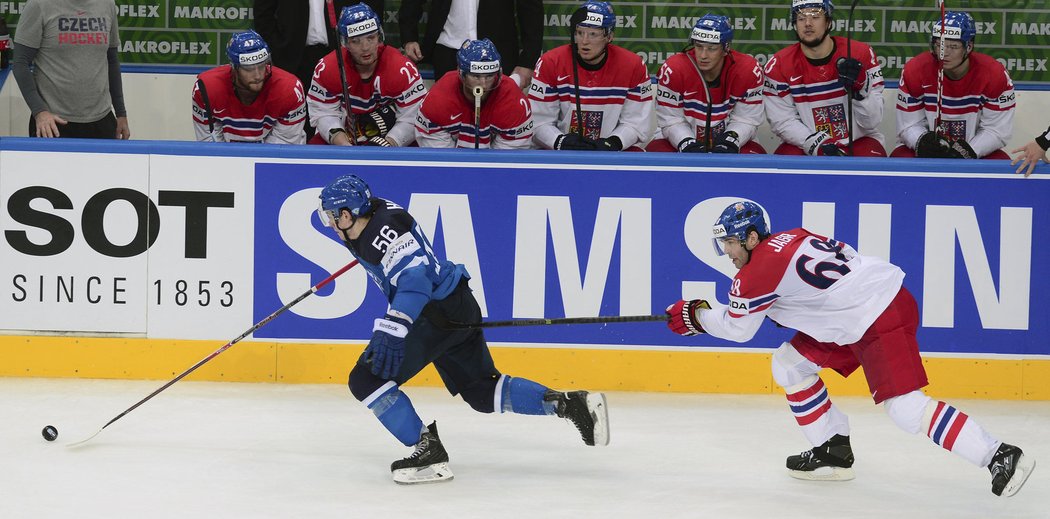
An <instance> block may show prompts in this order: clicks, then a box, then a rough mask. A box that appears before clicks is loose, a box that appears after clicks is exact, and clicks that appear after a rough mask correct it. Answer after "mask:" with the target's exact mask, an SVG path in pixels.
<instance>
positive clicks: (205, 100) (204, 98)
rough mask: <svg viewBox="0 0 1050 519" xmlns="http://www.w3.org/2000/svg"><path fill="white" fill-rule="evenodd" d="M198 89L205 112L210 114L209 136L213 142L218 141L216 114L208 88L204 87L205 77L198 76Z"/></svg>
mask: <svg viewBox="0 0 1050 519" xmlns="http://www.w3.org/2000/svg"><path fill="white" fill-rule="evenodd" d="M234 73H236V72H234ZM197 90H198V91H200V93H201V102H203V103H204V112H205V113H206V114H207V115H208V136H209V137H211V142H218V141H216V140H215V115H214V114H213V113H212V111H211V101H209V100H208V89H207V88H204V80H203V79H200V78H197Z"/></svg>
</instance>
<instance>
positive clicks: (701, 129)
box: [645, 13, 766, 153]
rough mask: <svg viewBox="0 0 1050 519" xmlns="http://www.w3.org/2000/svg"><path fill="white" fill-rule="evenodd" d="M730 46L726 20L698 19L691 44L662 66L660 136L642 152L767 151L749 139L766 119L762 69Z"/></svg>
mask: <svg viewBox="0 0 1050 519" xmlns="http://www.w3.org/2000/svg"><path fill="white" fill-rule="evenodd" d="M732 42H733V27H732V26H730V25H729V18H727V17H725V16H717V15H713V14H710V13H708V14H706V15H704V16H701V17H700V18H699V19H697V21H696V24H695V25H694V26H693V32H692V33H691V34H690V46H689V47H687V48H686V49H685V50H683V51H682V52H679V53H678V54H675V55H673V56H671V57H669V58H667V61H665V62H664V64H663V66H661V67H660V73H659V74H658V77H659V82H658V83H657V85H656V116H657V118H658V124H657V126H658V127H659V128H660V132H661V136H662V137H663V138H662V139H654V140H653V142H651V143H649V145H648V146H646V148H645V150H646V151H676V150H677V151H680V152H684V153H708V152H710V153H765V152H766V150H765V148H763V147H762V146H761V145H760V144H758V143H757V142H755V141H753V140H752V138H753V137H754V136H755V130H756V129H757V128H758V125H760V124H762V119H763V117H765V112H764V111H763V110H762V78H763V76H762V67H761V66H760V65H759V64H758V62H757V61H755V58H754V57H752V56H750V55H748V54H744V53H741V52H737V51H735V50H732V49H730V45H731V44H732ZM697 85H699V87H698V86H697ZM707 132H710V139H708V137H707Z"/></svg>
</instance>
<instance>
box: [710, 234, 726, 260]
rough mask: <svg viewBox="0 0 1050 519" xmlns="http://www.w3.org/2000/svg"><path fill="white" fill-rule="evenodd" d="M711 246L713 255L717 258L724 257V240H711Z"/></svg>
mask: <svg viewBox="0 0 1050 519" xmlns="http://www.w3.org/2000/svg"><path fill="white" fill-rule="evenodd" d="M711 245H713V246H714V248H715V254H718V255H719V256H725V255H726V244H725V238H711Z"/></svg>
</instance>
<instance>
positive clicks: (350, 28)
mask: <svg viewBox="0 0 1050 519" xmlns="http://www.w3.org/2000/svg"><path fill="white" fill-rule="evenodd" d="M378 30H379V25H377V24H376V20H375V18H369V19H367V20H365V21H363V22H360V23H355V24H353V25H347V26H346V34H345V36H346V37H347V38H353V37H354V36H361V35H362V34H368V33H370V32H373V31H378Z"/></svg>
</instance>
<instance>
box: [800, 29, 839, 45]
mask: <svg viewBox="0 0 1050 519" xmlns="http://www.w3.org/2000/svg"><path fill="white" fill-rule="evenodd" d="M828 34H831V29H830V28H829V29H828V30H826V31H824V35H823V36H821V37H820V39H819V40H817V41H816V43H809V42H806V41H803V40H802V38H800V37H798V33H795V37H796V39H798V41H799V43H801V44H803V45H805V46H807V47H809V48H811V49H815V48H817V47H819V46H820V45H821V44H822V43H824V40H826V39H828Z"/></svg>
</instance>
